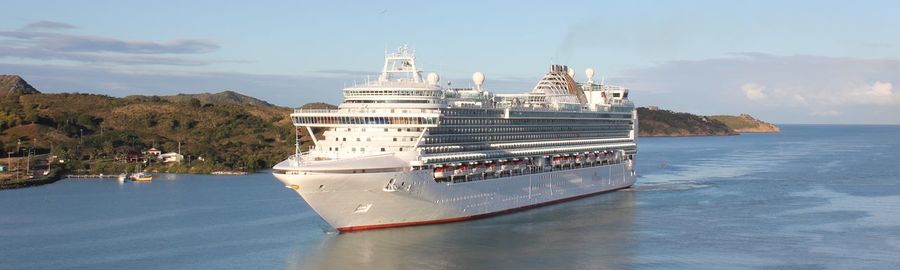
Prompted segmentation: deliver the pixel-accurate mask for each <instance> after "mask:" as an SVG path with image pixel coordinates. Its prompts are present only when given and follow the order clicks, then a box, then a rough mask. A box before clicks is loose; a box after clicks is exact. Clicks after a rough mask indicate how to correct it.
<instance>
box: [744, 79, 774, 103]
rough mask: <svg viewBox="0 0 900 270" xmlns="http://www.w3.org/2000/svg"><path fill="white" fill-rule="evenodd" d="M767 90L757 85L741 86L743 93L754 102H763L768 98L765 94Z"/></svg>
mask: <svg viewBox="0 0 900 270" xmlns="http://www.w3.org/2000/svg"><path fill="white" fill-rule="evenodd" d="M765 90H766V88H765V87H763V86H762V85H758V84H755V83H745V84H743V85H741V91H743V92H744V95H745V96H747V98H748V99H750V100H752V101H762V100H765V99H766V98H768V95H766V92H765Z"/></svg>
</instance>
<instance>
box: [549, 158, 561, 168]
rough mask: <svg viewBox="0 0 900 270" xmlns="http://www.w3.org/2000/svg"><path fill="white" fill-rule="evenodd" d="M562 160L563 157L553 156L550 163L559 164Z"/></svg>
mask: <svg viewBox="0 0 900 270" xmlns="http://www.w3.org/2000/svg"><path fill="white" fill-rule="evenodd" d="M562 162H563V157H553V161H552V162H551V164H553V166H559V165H562Z"/></svg>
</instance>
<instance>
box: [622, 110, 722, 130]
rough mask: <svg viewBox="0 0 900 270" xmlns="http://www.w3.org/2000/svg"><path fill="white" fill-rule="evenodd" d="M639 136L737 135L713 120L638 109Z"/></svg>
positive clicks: (692, 115) (685, 114) (683, 114)
mask: <svg viewBox="0 0 900 270" xmlns="http://www.w3.org/2000/svg"><path fill="white" fill-rule="evenodd" d="M637 111H638V129H639V132H638V135H639V136H723V135H736V134H737V133H736V132H735V131H734V130H732V129H731V128H729V127H728V126H727V125H725V124H724V123H722V122H719V121H716V120H715V119H712V118H709V117H706V116H700V115H695V114H690V113H683V112H673V111H669V110H660V109H648V108H644V107H640V108H638V109H637Z"/></svg>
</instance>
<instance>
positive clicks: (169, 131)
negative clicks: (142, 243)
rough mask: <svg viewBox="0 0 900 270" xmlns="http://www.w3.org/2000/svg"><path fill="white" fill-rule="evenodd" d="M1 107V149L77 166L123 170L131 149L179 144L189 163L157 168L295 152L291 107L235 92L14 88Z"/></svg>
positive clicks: (243, 162)
mask: <svg viewBox="0 0 900 270" xmlns="http://www.w3.org/2000/svg"><path fill="white" fill-rule="evenodd" d="M0 87H2V85H0ZM10 93H13V92H10ZM220 97H228V99H221V98H220ZM256 101H258V102H256ZM0 108H2V109H0V148H2V149H3V150H4V152H15V151H16V150H17V149H18V150H19V152H18V153H25V151H26V150H24V149H29V148H34V149H36V151H35V152H36V153H52V154H54V155H58V156H60V157H62V158H64V159H67V160H71V161H72V162H71V163H70V165H68V166H71V167H72V168H71V169H75V170H77V169H90V170H91V171H94V172H100V171H107V172H109V171H110V170H113V171H120V170H122V167H126V168H127V167H133V166H134V165H131V166H128V164H127V163H125V161H124V160H126V159H127V156H128V154H129V153H132V155H134V153H140V152H142V151H146V149H148V148H150V147H157V148H160V149H161V150H162V151H164V152H169V151H178V145H179V142H180V143H181V153H182V154H184V155H185V157H189V156H190V157H191V158H192V162H191V165H193V167H194V168H193V169H191V168H187V167H186V166H184V165H176V167H177V168H163V167H160V168H158V169H162V170H169V169H171V170H175V171H194V172H208V171H212V170H257V169H264V168H269V167H271V166H272V165H273V164H274V163H276V162H278V161H280V160H283V159H284V157H286V156H287V155H289V154H291V153H292V151H293V140H294V132H293V129H292V125H291V123H290V118H289V117H288V115H289V113H290V111H291V110H290V109H289V108H284V107H277V106H273V105H270V104H268V103H265V102H262V101H259V100H256V99H253V98H250V97H247V96H243V95H240V94H237V93H234V92H224V93H219V94H201V95H199V96H198V97H193V96H191V95H178V96H169V97H158V96H149V97H128V98H115V97H110V96H104V95H92V94H77V93H76V94H42V93H39V92H36V91H35V92H22V91H19V92H15V93H13V94H10V95H7V96H6V97H4V98H2V100H0ZM82 135H83V136H82ZM14 155H16V153H14ZM198 157H201V158H202V159H203V161H200V160H198V159H197V158H198ZM159 166H161V165H159ZM169 167H172V166H169Z"/></svg>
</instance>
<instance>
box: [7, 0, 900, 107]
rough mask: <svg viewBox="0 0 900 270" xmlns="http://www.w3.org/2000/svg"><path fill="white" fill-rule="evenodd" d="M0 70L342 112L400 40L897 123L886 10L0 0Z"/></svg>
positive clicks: (677, 98) (52, 82) (718, 103)
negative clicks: (345, 100) (336, 106)
mask: <svg viewBox="0 0 900 270" xmlns="http://www.w3.org/2000/svg"><path fill="white" fill-rule="evenodd" d="M3 6H4V10H7V11H13V12H5V15H4V16H0V74H18V75H21V76H23V77H24V78H25V79H26V80H27V81H28V82H29V83H31V84H32V85H34V86H35V87H36V88H38V89H40V90H41V91H43V92H82V93H98V94H106V95H111V96H127V95H135V94H143V95H170V94H176V93H200V92H219V91H224V90H233V91H237V92H240V93H243V94H246V95H250V96H254V97H257V98H260V99H263V100H266V101H268V102H271V103H274V104H277V105H283V106H291V107H297V106H300V105H303V104H305V103H307V102H318V101H322V102H329V103H339V102H340V101H341V89H342V88H343V87H345V86H348V85H351V84H353V83H354V82H361V81H364V80H366V78H367V76H371V75H375V74H377V73H378V72H379V71H380V68H381V65H382V61H383V59H382V57H383V54H384V52H385V50H386V49H390V50H393V49H394V48H396V47H398V46H400V45H402V44H408V45H409V46H411V47H413V48H414V49H415V50H416V55H417V60H418V64H419V66H421V67H422V68H423V69H424V70H425V71H426V72H437V73H439V74H440V75H441V77H442V81H444V82H447V81H451V82H453V83H454V85H470V84H471V82H470V78H471V74H472V73H473V72H475V71H480V72H483V73H484V74H485V75H486V77H487V80H486V82H485V86H484V87H485V88H486V89H488V90H490V91H493V92H497V93H516V92H526V91H530V90H531V88H532V87H533V86H534V84H535V83H536V82H537V80H538V79H540V77H541V76H542V75H543V74H544V73H546V72H547V69H548V66H549V65H550V64H565V65H569V66H570V67H572V68H574V69H576V70H578V73H577V75H576V80H579V81H583V80H584V79H585V78H584V77H585V75H584V72H583V70H584V69H585V68H589V67H590V68H593V69H595V70H596V71H597V72H596V73H597V75H595V78H594V79H595V80H600V79H603V80H605V82H607V83H609V84H617V85H624V86H627V87H629V88H630V89H631V94H630V98H631V99H632V100H633V101H634V102H635V103H636V104H637V105H639V106H659V107H661V108H665V109H671V110H676V111H685V112H691V113H697V114H705V115H712V114H739V113H748V114H751V115H754V116H757V117H758V118H760V119H763V120H767V121H772V122H775V123H808V124H900V34H897V33H898V32H897V31H898V30H897V28H898V27H900V16H898V14H900V2H897V1H583V2H582V1H551V2H548V1H514V2H513V1H509V2H501V1H472V2H469V1H441V2H427V1H392V2H388V1H356V2H350V1H310V2H307V1H41V0H28V1H19V0H8V1H4V4H3Z"/></svg>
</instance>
